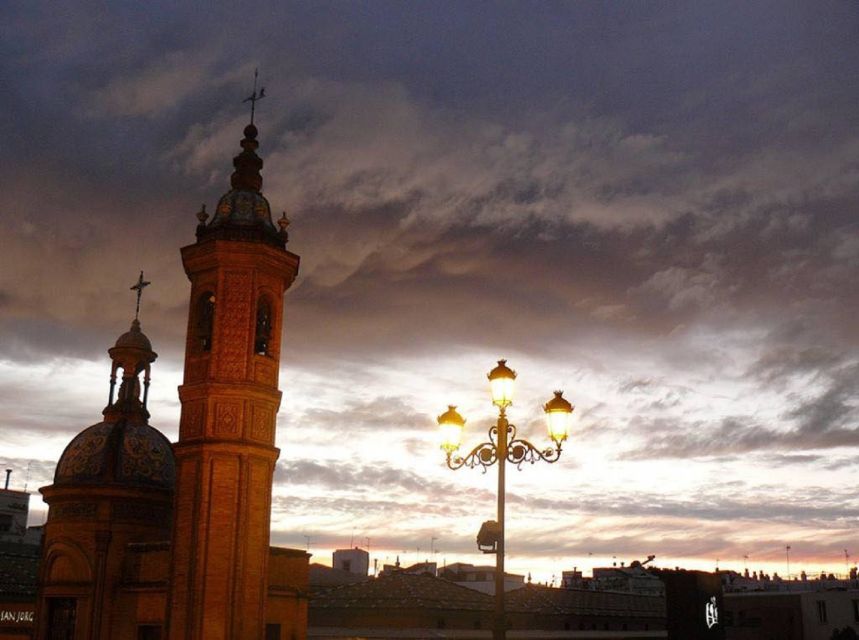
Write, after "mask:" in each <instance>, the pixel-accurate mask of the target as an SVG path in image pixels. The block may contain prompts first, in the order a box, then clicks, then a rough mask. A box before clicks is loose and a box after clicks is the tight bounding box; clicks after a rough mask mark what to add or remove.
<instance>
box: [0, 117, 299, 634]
mask: <svg viewBox="0 0 859 640" xmlns="http://www.w3.org/2000/svg"><path fill="white" fill-rule="evenodd" d="M258 146H259V145H258V142H257V129H256V127H254V126H253V125H249V126H248V127H246V128H245V130H244V139H243V140H242V141H241V147H242V151H241V153H240V154H239V155H238V156H236V158H235V159H234V160H233V165H234V168H235V170H234V172H233V174H232V176H231V188H230V190H229V191H228V192H227V193H226V194H224V196H223V197H222V198H221V199H220V202H219V203H218V206H217V209H216V211H215V214H214V216H213V217H212V218H211V220H210V219H209V216H208V214H206V213H205V207H204V209H203V211H201V212H200V213H199V214H198V220H199V224H198V226H197V234H196V235H197V241H196V242H195V243H194V244H192V245H189V246H187V247H184V248H183V249H182V261H183V265H184V267H185V272H186V274H187V276H188V278H189V280H190V282H191V293H190V304H189V313H188V332H187V340H186V352H185V371H184V381H183V384H182V386H181V387H180V389H179V398H180V401H181V403H182V414H181V419H180V425H179V440H178V442H176V443H173V444H171V443H170V442H169V441H168V440H167V438H165V437H164V435H163V434H161V432H159V431H158V430H157V429H156V428H154V427H153V426H151V425H150V424H149V411H148V409H147V400H148V390H149V384H150V369H151V365H152V363H153V362H154V361H155V360H156V358H157V355H156V354H155V352H154V351H153V350H152V345H151V344H150V341H149V339H148V338H147V337H146V335H145V334H144V333H143V331H142V329H141V325H140V321H139V319H138V318H137V317H135V318H134V321H133V322H132V324H131V328H130V329H129V331H127V332H126V333H124V334H122V335H121V336H120V337H119V339H118V340H117V341H116V343H115V345H114V346H113V347H112V348H111V349H109V351H108V353H109V355H110V358H111V368H110V388H109V393H108V398H109V399H108V404H107V407H105V409H104V411H103V412H102V413H103V419H102V420H101V421H100V422H98V423H96V424H94V425H92V426H91V427H88V428H86V429H84V430H83V431H81V432H80V433H79V434H78V435H77V436H76V437H75V438H74V439H73V440H72V441H71V443H70V444H69V445H68V447H67V448H66V450H65V451H64V453H63V455H62V456H61V458H60V460H59V463H58V465H57V469H56V473H55V475H54V482H53V484H52V485H50V486H47V487H43V488H42V489H41V492H42V494H43V496H44V498H45V501H46V502H47V503H48V506H49V511H48V520H47V523H46V525H45V527H44V545H43V552H42V556H41V562H40V567H39V579H38V597H37V599H36V613H35V628H36V630H35V637H36V638H37V639H38V640H163V639H164V638H169V640H240V639H241V640H247V639H250V640H263V639H265V640H280V639H281V638H288V639H289V640H301V639H302V638H304V637H305V632H306V626H307V581H308V576H307V560H308V557H309V555H308V554H307V553H305V552H304V551H297V550H292V549H278V548H271V547H270V546H269V530H270V512H271V489H272V479H273V472H274V465H275V463H276V461H277V458H278V455H279V450H278V449H277V448H276V447H275V446H274V443H275V426H276V425H275V417H276V415H277V411H278V408H279V406H280V399H281V392H280V391H279V389H278V372H279V364H280V340H281V326H282V312H283V294H284V292H285V291H286V289H287V288H288V287H289V286H290V285H291V284H292V282H293V280H294V278H295V276H296V273H297V270H298V263H299V258H298V256H297V255H295V254H293V253H291V252H290V251H288V250H287V249H286V241H287V234H286V225H287V224H288V222H287V221H286V217H285V216H284V217H283V218H282V219H281V220H280V221H279V224H278V225H275V224H274V223H273V222H272V219H271V212H270V207H269V204H268V201H267V200H266V199H265V197H264V196H263V195H262V192H261V187H262V177H261V174H260V170H261V169H262V164H263V163H262V160H261V159H260V158H259V157H258V156H257V154H256V150H257V148H258ZM141 282H142V277H141ZM138 300H139V298H138ZM0 516H2V514H0ZM3 521H4V520H3V519H2V518H0V525H2V522H3ZM10 523H11V524H10V526H14V525H15V520H14V518H12V519H11V520H10ZM0 637H2V636H0Z"/></svg>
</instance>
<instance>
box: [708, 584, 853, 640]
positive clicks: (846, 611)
mask: <svg viewBox="0 0 859 640" xmlns="http://www.w3.org/2000/svg"><path fill="white" fill-rule="evenodd" d="M724 601H725V628H726V636H725V637H726V639H727V640H758V639H761V638H763V639H767V638H777V639H778V640H830V639H831V638H832V634H833V632H835V631H843V630H844V629H845V628H848V629H852V630H853V631H855V632H857V633H859V590H849V591H844V590H835V591H805V592H801V593H797V592H788V591H781V592H745V593H727V594H725V599H724Z"/></svg>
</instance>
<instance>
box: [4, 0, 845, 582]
mask: <svg viewBox="0 0 859 640" xmlns="http://www.w3.org/2000/svg"><path fill="white" fill-rule="evenodd" d="M175 4H176V3H162V2H150V3H137V2H115V3H97V2H91V3H90V2H68V3H61V4H56V3H33V2H7V3H3V6H2V7H0V85H2V86H3V87H4V91H3V92H2V95H0V107H2V113H3V115H4V117H3V118H0V139H2V150H3V151H2V160H0V184H2V189H0V238H2V251H0V413H2V415H3V432H2V433H3V438H2V443H0V464H3V465H5V466H4V468H6V467H9V468H13V469H14V473H13V476H12V487H13V488H22V486H23V485H25V484H26V486H27V488H28V490H30V491H35V490H36V489H37V488H38V487H40V486H44V485H46V484H49V483H50V482H51V478H52V474H53V470H54V466H55V464H56V460H57V459H58V457H59V456H60V454H61V453H62V451H63V448H64V447H65V445H66V444H67V443H68V442H69V440H70V439H71V438H72V437H73V436H74V435H75V434H76V433H78V432H79V431H81V430H82V429H83V428H85V427H87V426H88V425H90V424H93V423H95V422H98V421H99V420H100V418H101V410H102V408H103V406H104V403H105V401H106V398H107V391H108V378H109V368H110V363H109V360H108V358H107V354H106V350H107V348H108V347H110V346H111V345H112V344H113V342H114V340H115V339H116V337H117V336H118V335H119V334H121V333H123V332H124V331H126V330H127V328H128V325H129V323H130V321H131V319H132V317H133V314H134V302H135V300H134V293H133V292H132V291H129V287H130V286H131V285H132V284H134V282H135V281H136V279H137V275H138V273H139V271H140V270H141V269H143V270H144V271H145V273H146V278H147V279H148V280H151V282H152V285H151V286H150V287H149V288H147V290H146V292H145V295H144V297H143V303H142V307H141V321H142V324H143V329H144V331H145V332H146V333H147V335H148V336H149V337H150V339H151V340H152V343H153V346H154V348H155V350H156V351H157V352H158V354H159V358H158V360H157V361H156V363H155V365H154V366H153V383H152V388H151V392H150V403H149V405H150V411H151V413H152V420H151V423H152V424H153V425H154V426H155V427H157V428H159V429H160V430H161V431H163V432H164V433H165V434H166V435H167V436H168V437H169V438H170V439H171V440H175V438H176V437H177V425H178V417H179V401H178V397H177V393H176V387H177V386H178V384H179V383H180V382H181V369H182V357H183V354H182V350H183V348H184V332H185V327H186V317H187V308H188V296H189V285H188V281H187V278H186V277H185V275H184V272H183V270H182V266H181V261H180V257H179V249H180V247H182V246H184V245H187V244H190V243H192V242H194V228H195V225H196V218H195V213H196V212H197V211H198V210H199V209H200V204H201V203H206V204H207V205H208V207H209V210H211V209H212V208H213V207H214V205H215V204H216V203H217V200H218V198H219V197H220V196H221V195H222V194H223V193H224V192H225V191H227V190H228V186H229V174H230V172H231V169H232V167H231V159H232V157H233V156H234V155H235V154H236V153H237V152H238V151H239V146H238V143H239V140H240V139H241V131H242V128H243V127H244V125H245V124H246V123H247V121H248V116H249V114H248V109H247V104H242V100H243V99H244V98H245V97H247V96H248V95H249V94H250V93H251V91H252V87H253V72H254V69H255V68H259V75H260V82H261V84H262V85H264V86H265V89H266V98H265V99H264V100H263V101H261V102H259V104H258V107H257V113H256V124H257V125H258V128H259V130H260V134H259V141H260V149H259V154H260V156H261V157H262V158H263V159H264V161H265V166H264V168H263V171H262V175H263V180H264V183H263V191H264V193H265V195H266V197H267V198H268V200H269V202H270V203H271V205H272V209H273V211H275V212H280V211H286V212H287V215H288V216H289V218H290V219H291V220H292V224H291V226H290V241H289V245H288V248H289V249H290V250H291V251H294V252H295V253H298V254H299V255H300V256H301V270H300V273H299V276H298V279H297V280H296V282H295V284H294V285H293V286H292V288H291V289H290V290H289V291H288V292H287V295H286V297H285V316H284V334H283V353H282V362H281V377H280V379H281V388H282V390H283V392H284V397H283V403H282V406H281V409H280V412H279V414H278V431H277V445H278V446H279V447H280V449H281V456H280V461H279V462H278V467H277V471H276V473H275V485H274V500H273V513H272V541H273V543H274V544H279V545H285V546H292V547H297V548H307V549H309V550H310V552H311V553H312V554H313V558H312V561H319V562H323V563H330V561H331V556H330V554H331V551H332V550H333V549H335V548H344V547H348V546H349V545H350V544H353V545H360V546H362V547H367V546H369V548H370V554H371V557H372V558H373V559H375V560H377V561H378V562H379V564H380V565H381V564H383V563H386V562H387V563H390V562H393V561H394V560H395V558H396V557H397V556H399V557H400V560H401V561H402V562H403V563H412V562H415V561H418V560H421V561H422V560H435V561H436V562H438V563H439V565H441V564H443V563H448V564H449V563H452V562H474V563H487V564H488V563H489V562H491V557H490V556H483V555H481V554H479V553H477V549H476V545H475V535H476V532H477V530H478V529H479V527H480V524H481V522H482V521H484V520H488V519H491V518H492V517H493V514H494V509H495V483H496V475H495V473H496V471H495V469H494V468H493V469H491V470H490V471H489V472H487V473H485V474H483V473H481V472H480V471H479V470H468V469H461V470H458V471H455V472H454V471H451V470H449V469H447V467H446V466H445V464H444V455H443V453H442V451H441V450H440V449H439V448H438V438H437V434H436V431H437V429H436V416H438V415H439V414H440V413H442V412H443V411H444V410H445V409H446V407H447V405H448V404H454V405H457V406H458V408H459V411H460V412H461V413H462V415H463V416H464V417H465V418H466V420H467V425H466V432H465V436H464V443H465V445H468V446H474V445H477V444H478V443H480V442H481V441H483V440H485V439H486V437H487V429H488V428H489V427H490V425H491V424H492V423H493V421H494V420H495V415H496V414H495V411H494V408H493V406H492V405H491V403H490V400H489V394H488V385H487V380H486V373H487V372H488V371H489V370H490V369H491V368H492V367H493V366H494V365H495V362H496V360H498V359H499V358H506V359H507V360H508V363H509V365H510V366H511V367H512V368H514V369H515V370H516V371H517V372H518V378H517V387H516V396H515V400H514V405H513V406H512V407H511V409H510V411H509V415H510V418H511V421H512V422H514V423H515V424H516V426H517V428H518V429H519V433H520V434H523V435H524V436H526V437H528V438H529V439H531V440H532V441H533V442H534V443H535V444H537V445H543V444H546V443H548V439H547V436H546V433H545V428H544V426H543V422H542V408H541V407H542V404H543V403H544V402H546V401H547V400H549V399H550V398H551V397H552V391H554V390H555V389H562V390H563V391H564V395H565V397H567V398H568V399H569V400H570V401H572V402H573V403H574V404H575V405H576V411H575V414H574V415H575V416H576V422H575V425H574V428H573V431H572V432H571V435H570V438H569V440H568V441H567V443H566V444H565V447H564V452H563V454H562V457H561V459H560V461H559V462H557V463H556V464H552V465H549V464H545V463H539V464H536V465H533V466H532V465H524V466H523V468H522V469H521V470H516V469H515V468H511V469H510V471H509V472H508V479H507V504H508V514H507V531H508V533H507V550H508V561H507V566H508V569H509V570H511V571H514V572H519V573H522V574H525V573H528V572H531V573H532V575H533V578H534V580H539V581H548V580H551V579H552V578H553V577H554V578H557V577H559V574H560V571H561V570H566V569H572V568H573V567H578V568H579V569H584V570H585V572H586V574H587V573H589V570H590V568H591V567H593V566H606V565H608V564H610V563H611V562H614V561H616V562H618V563H619V562H621V561H624V562H630V561H632V560H634V559H643V558H644V557H646V556H647V555H649V554H654V555H656V561H655V564H657V565H660V566H667V567H673V566H685V567H688V568H703V569H708V570H712V569H713V568H714V567H715V566H716V564H717V562H718V564H719V566H720V567H721V568H729V569H736V570H742V569H743V568H744V567H746V566H748V568H749V569H750V570H760V569H763V570H766V571H767V572H778V573H779V574H780V575H784V573H785V572H786V571H787V566H786V565H787V561H788V558H787V557H786V553H785V547H786V545H790V546H791V551H790V558H789V561H790V571H791V573H796V572H798V571H800V570H801V569H805V570H807V571H808V572H810V573H816V572H819V571H820V570H821V569H825V570H827V571H832V572H840V573H844V572H845V571H846V567H847V565H848V564H849V565H852V564H854V559H855V557H859V537H857V534H856V531H857V530H859V527H857V525H859V496H857V493H856V475H857V471H859V461H857V457H856V454H857V451H859V393H857V391H859V389H857V387H859V323H857V322H856V317H857V314H859V284H857V282H859V279H857V268H859V5H856V4H855V3H849V2H766V1H764V2H756V3H745V2H731V1H724V2H696V3H687V2H660V3H633V2H616V3H564V2H518V3H513V2H499V3H486V2H468V3H461V2H441V1H433V2H423V3H402V2H384V1H374V2H322V1H318V2H317V1H314V2H272V3H248V4H245V3H242V4H241V8H237V6H236V5H237V3H221V4H218V3H199V4H198V3H190V2H189V3H184V4H182V5H181V6H179V7H177V6H175ZM32 506H33V510H32V512H31V520H32V522H33V523H40V522H41V521H43V520H44V517H45V505H44V504H43V503H42V502H41V500H40V498H39V497H38V495H37V494H36V495H34V497H33V499H32ZM845 553H846V554H847V555H848V556H849V557H845ZM487 561H489V562H487Z"/></svg>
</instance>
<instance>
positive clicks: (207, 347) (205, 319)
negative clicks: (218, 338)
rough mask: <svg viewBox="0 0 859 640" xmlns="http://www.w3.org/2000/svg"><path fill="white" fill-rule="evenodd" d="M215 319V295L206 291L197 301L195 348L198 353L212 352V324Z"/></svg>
mask: <svg viewBox="0 0 859 640" xmlns="http://www.w3.org/2000/svg"><path fill="white" fill-rule="evenodd" d="M214 319H215V294H214V293H212V292H211V291H207V292H206V293H204V294H203V295H201V296H200V297H199V298H198V299H197V323H196V324H197V326H196V330H197V346H198V347H199V349H200V351H211V350H212V324H213V322H214Z"/></svg>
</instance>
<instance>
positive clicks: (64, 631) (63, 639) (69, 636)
mask: <svg viewBox="0 0 859 640" xmlns="http://www.w3.org/2000/svg"><path fill="white" fill-rule="evenodd" d="M77 606H78V602H77V600H75V599H74V598H48V620H49V622H48V628H49V629H50V631H49V635H48V638H49V640H74V638H75V618H76V617H77Z"/></svg>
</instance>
